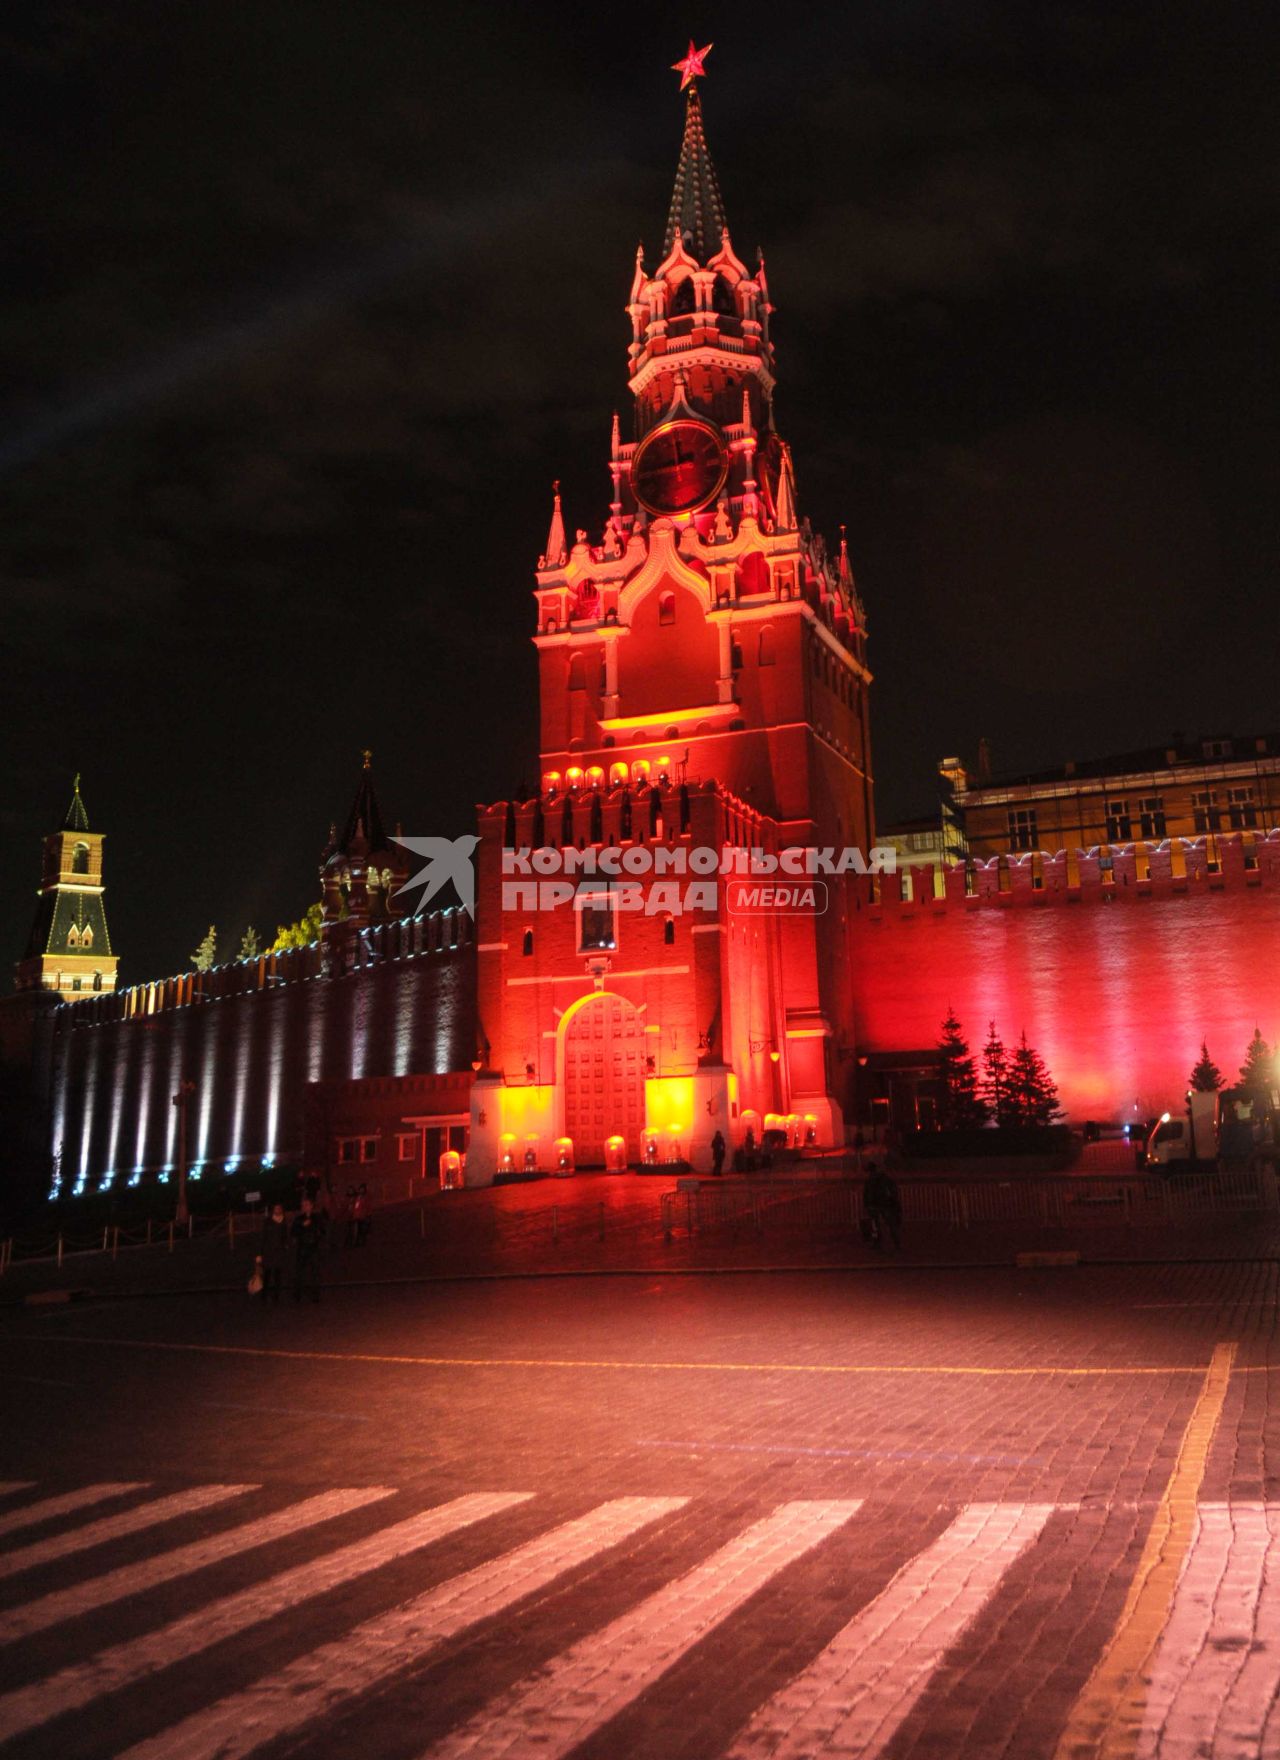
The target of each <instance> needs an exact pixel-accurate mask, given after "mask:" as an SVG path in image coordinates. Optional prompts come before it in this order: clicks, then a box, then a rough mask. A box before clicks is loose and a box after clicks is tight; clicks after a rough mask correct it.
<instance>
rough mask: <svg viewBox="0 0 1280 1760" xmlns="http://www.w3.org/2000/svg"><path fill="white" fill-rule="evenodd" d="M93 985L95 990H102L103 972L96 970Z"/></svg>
mask: <svg viewBox="0 0 1280 1760" xmlns="http://www.w3.org/2000/svg"><path fill="white" fill-rule="evenodd" d="M93 987H94V989H95V990H101V988H102V973H101V972H95V973H94V974H93Z"/></svg>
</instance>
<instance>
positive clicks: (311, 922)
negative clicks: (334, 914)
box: [268, 899, 324, 953]
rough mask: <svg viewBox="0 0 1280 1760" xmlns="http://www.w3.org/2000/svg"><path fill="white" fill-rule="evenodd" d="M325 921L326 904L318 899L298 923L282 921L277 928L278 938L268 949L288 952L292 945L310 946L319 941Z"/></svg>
mask: <svg viewBox="0 0 1280 1760" xmlns="http://www.w3.org/2000/svg"><path fill="white" fill-rule="evenodd" d="M323 922H324V906H323V905H322V904H321V903H320V901H319V899H317V900H316V902H315V904H313V905H308V907H307V910H306V914H305V915H304V916H302V917H301V918H299V920H298V921H297V922H296V923H281V924H280V925H279V927H278V928H277V929H276V938H275V940H274V941H273V942H272V943H271V946H270V948H269V949H268V951H269V952H271V953H287V952H288V951H289V949H290V948H291V947H310V946H311V944H312V942H313V941H319V939H320V928H321V925H322V923H323Z"/></svg>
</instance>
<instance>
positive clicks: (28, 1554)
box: [0, 1485, 259, 1577]
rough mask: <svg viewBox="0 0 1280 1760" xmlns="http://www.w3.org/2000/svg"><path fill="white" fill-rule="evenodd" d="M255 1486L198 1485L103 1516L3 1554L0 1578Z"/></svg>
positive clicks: (155, 1523) (116, 1537)
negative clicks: (119, 1512) (47, 1538)
mask: <svg viewBox="0 0 1280 1760" xmlns="http://www.w3.org/2000/svg"><path fill="white" fill-rule="evenodd" d="M258 1489H259V1487H258V1486H256V1485H197V1486H196V1487H195V1489H194V1490H191V1491H175V1492H174V1493H173V1495H172V1496H171V1497H158V1498H156V1499H155V1501H154V1502H153V1503H140V1504H139V1505H138V1506H137V1508H136V1509H127V1510H125V1512H124V1513H123V1515H118V1516H103V1517H102V1519H101V1520H100V1521H97V1522H88V1523H86V1524H85V1526H84V1527H83V1528H72V1529H70V1531H69V1532H67V1533H65V1534H55V1535H54V1536H53V1538H52V1539H50V1540H34V1541H33V1542H32V1543H31V1545H30V1546H22V1547H19V1549H18V1550H17V1551H16V1552H6V1553H2V1554H0V1577H12V1576H15V1575H16V1574H17V1572H18V1571H29V1570H31V1569H32V1568H33V1567H34V1566H35V1565H38V1564H49V1563H51V1562H52V1561H53V1560H54V1559H56V1558H67V1557H69V1556H70V1554H71V1553H73V1552H85V1551H87V1550H88V1549H89V1547H91V1546H102V1545H105V1543H106V1542H107V1541H108V1540H119V1539H122V1538H123V1537H124V1536H125V1535H126V1534H137V1533H139V1532H141V1530H142V1529H143V1528H154V1527H155V1526H157V1524H158V1523H160V1522H171V1521H173V1520H174V1519H175V1518H176V1517H177V1516H188V1515H193V1514H194V1513H195V1512H196V1511H197V1510H202V1509H210V1508H212V1507H213V1505H214V1504H218V1503H225V1502H226V1501H227V1499H228V1498H230V1497H240V1496H242V1495H243V1494H244V1493H245V1492H246V1491H257V1490H258Z"/></svg>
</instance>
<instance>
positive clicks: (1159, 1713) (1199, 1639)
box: [1137, 1503, 1280, 1760]
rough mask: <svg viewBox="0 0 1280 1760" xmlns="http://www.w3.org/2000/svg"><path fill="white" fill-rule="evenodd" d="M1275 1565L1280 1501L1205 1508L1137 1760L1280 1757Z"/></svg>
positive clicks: (1156, 1673)
mask: <svg viewBox="0 0 1280 1760" xmlns="http://www.w3.org/2000/svg"><path fill="white" fill-rule="evenodd" d="M1278 1571H1280V1505H1277V1504H1262V1503H1232V1504H1229V1505H1228V1504H1224V1503H1205V1504H1201V1505H1200V1508H1199V1512H1198V1518H1197V1522H1196V1529H1195V1533H1194V1535H1193V1537H1192V1541H1191V1547H1190V1550H1189V1551H1188V1553H1187V1557H1186V1561H1185V1563H1184V1565H1183V1569H1182V1575H1181V1577H1180V1578H1179V1580H1178V1587H1177V1590H1176V1591H1175V1594H1174V1599H1173V1607H1172V1610H1171V1612H1170V1615H1169V1621H1168V1624H1167V1625H1166V1626H1165V1629H1164V1631H1163V1633H1162V1634H1161V1638H1160V1643H1159V1646H1158V1648H1157V1650H1156V1653H1155V1660H1154V1663H1153V1666H1152V1669H1151V1676H1150V1684H1149V1686H1148V1689H1147V1704H1146V1711H1145V1714H1144V1717H1143V1723H1142V1730H1141V1733H1140V1735H1139V1737H1138V1743H1137V1755H1138V1760H1155V1756H1156V1755H1159V1756H1160V1760H1253V1757H1254V1756H1256V1755H1259V1754H1264V1755H1269V1756H1274V1755H1276V1754H1278V1753H1280V1727H1277V1716H1276V1713H1275V1711H1274V1710H1273V1707H1274V1705H1275V1702H1276V1698H1277V1693H1278V1692H1280V1651H1278V1650H1277V1648H1276V1643H1275V1633H1276V1630H1277V1626H1278V1625H1280V1582H1278V1581H1277V1572H1278ZM1268 1725H1269V1726H1270V1727H1268Z"/></svg>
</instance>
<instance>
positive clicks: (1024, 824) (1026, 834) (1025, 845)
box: [1009, 807, 1039, 849]
mask: <svg viewBox="0 0 1280 1760" xmlns="http://www.w3.org/2000/svg"><path fill="white" fill-rule="evenodd" d="M1038 847H1039V836H1038V833H1037V830H1036V810H1035V808H1034V807H1010V808H1009V848H1010V849H1037V848H1038Z"/></svg>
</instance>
